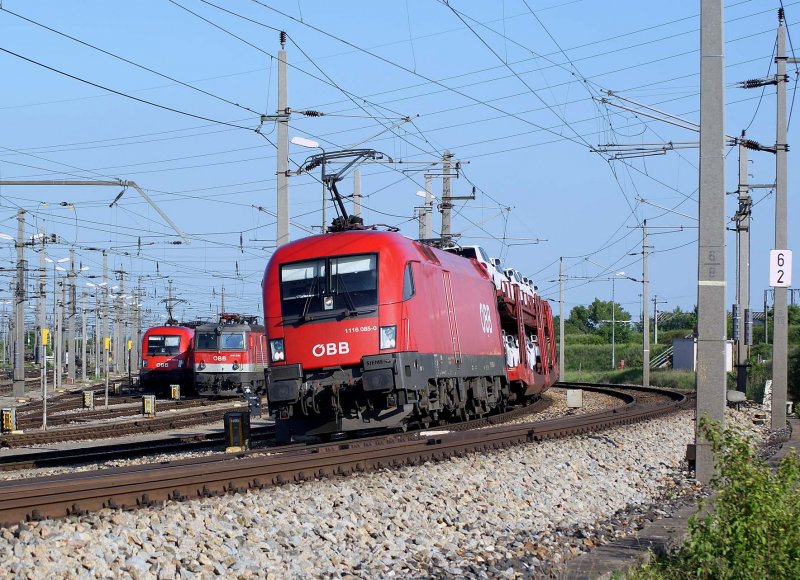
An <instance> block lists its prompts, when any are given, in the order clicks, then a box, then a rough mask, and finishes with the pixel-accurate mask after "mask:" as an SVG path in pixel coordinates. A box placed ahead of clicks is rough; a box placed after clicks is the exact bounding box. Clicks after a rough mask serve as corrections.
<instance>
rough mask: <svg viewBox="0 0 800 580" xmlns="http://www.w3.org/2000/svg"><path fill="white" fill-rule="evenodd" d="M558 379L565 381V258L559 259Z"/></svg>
mask: <svg viewBox="0 0 800 580" xmlns="http://www.w3.org/2000/svg"><path fill="white" fill-rule="evenodd" d="M558 377H559V380H562V381H563V380H564V258H563V257H560V258H559V259H558Z"/></svg>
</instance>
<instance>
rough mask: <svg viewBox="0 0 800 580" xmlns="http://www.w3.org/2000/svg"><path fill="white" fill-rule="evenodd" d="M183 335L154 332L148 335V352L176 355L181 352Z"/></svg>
mask: <svg viewBox="0 0 800 580" xmlns="http://www.w3.org/2000/svg"><path fill="white" fill-rule="evenodd" d="M180 349H181V337H180V336H169V335H163V334H154V335H150V336H148V337H147V354H148V355H149V356H154V355H174V354H179V353H180V352H181V350H180Z"/></svg>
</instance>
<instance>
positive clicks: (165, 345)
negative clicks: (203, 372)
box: [139, 325, 194, 394]
mask: <svg viewBox="0 0 800 580" xmlns="http://www.w3.org/2000/svg"><path fill="white" fill-rule="evenodd" d="M193 353H194V329H192V328H190V327H187V326H180V325H166V326H155V327H153V328H149V329H147V331H146V332H145V333H144V337H142V361H141V364H140V367H139V385H140V386H141V388H142V389H144V390H147V391H153V392H156V393H159V394H162V393H167V392H169V388H170V385H180V386H181V390H182V391H183V392H190V391H191V390H192V384H193V382H194V378H193V376H192V373H193V372H194V356H193Z"/></svg>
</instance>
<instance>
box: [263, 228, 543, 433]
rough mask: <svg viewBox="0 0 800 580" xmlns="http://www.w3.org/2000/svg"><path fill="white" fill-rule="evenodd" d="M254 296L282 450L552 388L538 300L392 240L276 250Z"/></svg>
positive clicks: (468, 263)
mask: <svg viewBox="0 0 800 580" xmlns="http://www.w3.org/2000/svg"><path fill="white" fill-rule="evenodd" d="M262 286H263V298H264V313H265V327H266V334H267V339H268V340H269V351H270V368H269V369H268V372H267V396H268V399H269V407H270V411H271V412H274V413H275V415H276V426H277V432H278V436H279V437H280V438H281V439H284V440H286V439H290V438H291V436H292V435H293V434H307V435H325V434H333V433H338V432H352V431H363V430H371V429H376V428H401V429H402V428H405V427H406V426H407V425H408V424H411V423H416V424H420V425H427V424H430V423H433V422H436V421H437V420H440V419H446V420H453V419H461V418H466V417H471V416H480V415H483V414H486V413H489V412H491V411H494V410H498V409H502V408H504V407H505V405H506V404H507V403H508V402H511V401H517V400H522V399H524V398H531V397H536V396H538V395H539V394H540V393H541V392H542V391H543V390H544V389H546V388H548V387H549V386H550V385H552V384H553V383H554V382H555V380H556V378H557V370H556V366H555V350H554V348H555V345H554V341H553V340H552V315H551V313H550V309H549V306H548V305H547V303H546V301H544V300H542V299H540V298H539V297H538V296H537V297H536V298H535V300H528V299H523V297H521V296H518V295H517V293H515V291H514V289H513V288H509V289H507V290H503V289H497V288H495V286H494V285H493V284H492V282H491V279H490V277H489V275H488V273H487V271H486V269H485V268H484V267H482V265H481V264H479V263H478V262H477V261H476V260H474V259H467V258H464V257H461V256H458V255H454V254H451V253H448V252H444V251H441V250H438V249H436V248H433V247H430V246H428V245H424V244H421V243H418V242H415V241H413V240H410V239H408V238H405V237H403V236H402V235H400V234H397V233H392V232H379V231H365V230H351V231H344V232H337V233H329V234H323V235H319V236H312V237H309V238H305V239H302V240H298V241H296V242H293V243H290V244H287V245H285V246H282V247H280V248H279V249H278V250H277V251H276V252H275V254H274V255H273V257H272V259H271V260H270V262H269V264H268V266H267V269H266V272H265V275H264V282H263V285H262ZM509 337H510V338H509ZM520 338H521V339H520ZM520 345H522V347H520ZM515 349H516V350H515ZM514 352H516V356H515V355H514V354H513V353H514Z"/></svg>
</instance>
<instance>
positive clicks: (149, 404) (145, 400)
mask: <svg viewBox="0 0 800 580" xmlns="http://www.w3.org/2000/svg"><path fill="white" fill-rule="evenodd" d="M142 415H144V416H145V417H155V416H156V396H155V395H142Z"/></svg>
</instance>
